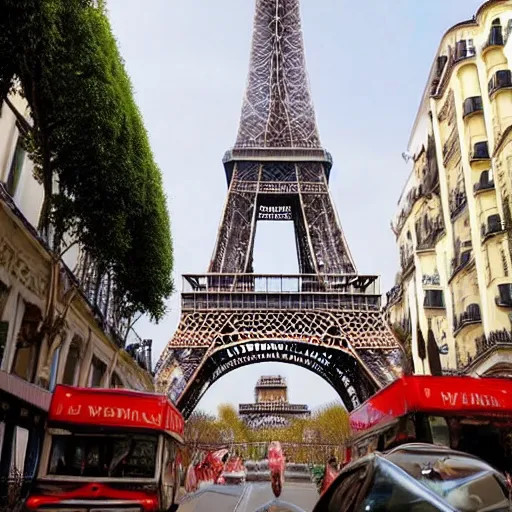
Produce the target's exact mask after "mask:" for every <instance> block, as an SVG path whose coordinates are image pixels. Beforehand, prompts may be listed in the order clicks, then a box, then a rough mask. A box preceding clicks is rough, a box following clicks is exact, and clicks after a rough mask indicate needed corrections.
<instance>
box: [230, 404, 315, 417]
mask: <svg viewBox="0 0 512 512" xmlns="http://www.w3.org/2000/svg"><path fill="white" fill-rule="evenodd" d="M238 413H239V414H261V413H281V414H308V415H309V414H311V412H310V410H309V407H308V406H307V405H302V404H289V403H288V402H259V403H256V404H239V405H238Z"/></svg>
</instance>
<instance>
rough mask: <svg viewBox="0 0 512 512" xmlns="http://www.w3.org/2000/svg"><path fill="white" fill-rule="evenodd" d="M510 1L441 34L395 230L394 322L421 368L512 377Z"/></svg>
mask: <svg viewBox="0 0 512 512" xmlns="http://www.w3.org/2000/svg"><path fill="white" fill-rule="evenodd" d="M511 29H512V2H511V1H510V0H492V1H488V2H486V3H485V4H483V5H482V7H481V8H480V9H479V11H478V13H477V14H476V16H475V17H474V18H473V19H472V20H469V21H467V22H462V23H459V24H457V25H455V26H454V27H453V28H451V29H450V30H448V31H447V32H446V34H445V35H444V36H443V38H442V40H441V44H440V46H439V50H438V53H437V56H436V59H435V61H434V64H433V66H432V70H431V73H430V76H429V79H428V83H427V87H426V90H425V94H424V97H423V100H422V103H421V105H420V109H419V112H418V115H417V118H416V122H415V124H414V128H413V131H412V134H411V138H410V141H409V147H408V152H407V153H406V154H404V158H405V159H406V161H408V162H410V163H412V172H411V175H410V177H409V179H408V181H407V183H406V185H405V188H404V190H403V193H402V196H401V198H400V200H399V203H398V212H397V215H396V217H395V219H394V220H393V223H392V228H393V231H394V233H395V235H396V238H397V244H398V246H399V251H400V266H401V268H400V272H399V273H398V275H397V280H396V285H395V287H394V288H393V289H392V290H391V291H390V292H389V293H388V296H387V299H388V300H387V306H386V313H387V317H388V320H389V322H390V323H391V325H393V326H394V328H395V331H396V333H397V334H398V336H399V337H400V338H401V339H402V342H403V343H404V345H405V346H406V348H407V349H408V350H409V353H410V359H411V362H412V364H413V366H414V371H415V372H416V373H419V374H441V373H443V374H445V373H465V374H470V375H500V376H509V375H511V369H512V330H511V319H512V316H511V314H512V275H511V269H512V267H511V249H512V245H511V242H512V216H511V213H510V212H511V208H512V196H511V191H512V174H511V170H512V135H511V134H512V76H511V63H512V43H511V42H510V41H509V39H510V37H509V36H510V33H511Z"/></svg>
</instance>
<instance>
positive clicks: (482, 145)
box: [469, 141, 490, 162]
mask: <svg viewBox="0 0 512 512" xmlns="http://www.w3.org/2000/svg"><path fill="white" fill-rule="evenodd" d="M489 159H490V156H489V147H488V144H487V141H482V142H477V143H476V144H475V145H474V146H473V151H472V152H471V153H470V155H469V160H470V161H471V162H477V161H480V160H489Z"/></svg>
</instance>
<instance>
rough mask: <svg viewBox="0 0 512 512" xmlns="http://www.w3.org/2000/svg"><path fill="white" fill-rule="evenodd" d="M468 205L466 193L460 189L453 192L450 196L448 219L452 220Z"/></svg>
mask: <svg viewBox="0 0 512 512" xmlns="http://www.w3.org/2000/svg"><path fill="white" fill-rule="evenodd" d="M467 204H468V200H467V197H466V192H464V190H463V189H462V188H459V189H458V190H453V191H452V193H451V194H450V218H451V220H454V219H455V218H456V217H457V216H458V215H459V214H460V213H461V212H462V211H464V209H465V208H466V206H467Z"/></svg>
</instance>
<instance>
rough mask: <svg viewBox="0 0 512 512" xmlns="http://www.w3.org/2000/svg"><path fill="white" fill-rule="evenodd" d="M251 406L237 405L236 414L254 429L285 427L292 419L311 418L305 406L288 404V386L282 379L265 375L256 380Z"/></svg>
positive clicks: (277, 376)
mask: <svg viewBox="0 0 512 512" xmlns="http://www.w3.org/2000/svg"><path fill="white" fill-rule="evenodd" d="M254 402H255V403H253V404H239V406H238V414H239V415H240V417H241V418H242V419H243V420H244V421H245V422H246V423H247V425H249V426H250V427H251V428H254V429H262V428H276V427H286V426H288V425H289V422H290V420H292V419H303V418H309V417H310V416H311V411H310V409H309V407H308V406H307V405H303V404H290V403H289V402H288V385H287V383H286V380H285V378H284V377H281V376H279V375H275V376H273V375H267V376H262V377H260V378H259V379H258V382H257V383H256V386H255V388H254Z"/></svg>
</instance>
